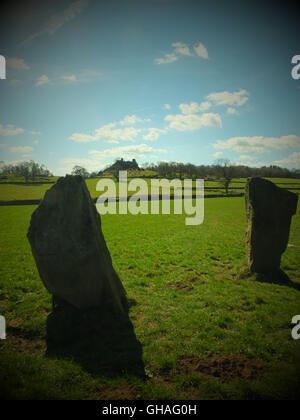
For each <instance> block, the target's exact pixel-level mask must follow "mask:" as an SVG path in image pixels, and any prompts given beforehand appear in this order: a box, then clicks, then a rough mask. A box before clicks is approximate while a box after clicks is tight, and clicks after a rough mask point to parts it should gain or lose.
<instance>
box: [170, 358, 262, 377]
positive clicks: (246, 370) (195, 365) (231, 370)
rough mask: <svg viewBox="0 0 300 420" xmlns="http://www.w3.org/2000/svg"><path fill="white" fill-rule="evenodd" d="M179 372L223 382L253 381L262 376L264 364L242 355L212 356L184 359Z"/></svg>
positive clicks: (181, 361)
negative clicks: (196, 374)
mask: <svg viewBox="0 0 300 420" xmlns="http://www.w3.org/2000/svg"><path fill="white" fill-rule="evenodd" d="M177 370H178V372H179V373H193V372H198V373H202V374H203V375H207V376H212V377H215V378H220V379H221V381H223V382H227V381H230V380H232V379H236V378H240V379H250V380H253V379H256V378H257V377H259V376H260V375H261V374H262V371H263V363H262V362H261V361H259V360H255V359H252V358H248V357H246V356H241V355H237V356H234V355H233V356H226V355H210V356H208V357H207V358H206V359H204V358H197V357H183V358H182V359H181V360H180V361H179V364H178V367H177Z"/></svg>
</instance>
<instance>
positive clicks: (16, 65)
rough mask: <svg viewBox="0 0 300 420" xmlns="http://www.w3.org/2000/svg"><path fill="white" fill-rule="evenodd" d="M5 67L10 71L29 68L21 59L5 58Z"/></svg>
mask: <svg viewBox="0 0 300 420" xmlns="http://www.w3.org/2000/svg"><path fill="white" fill-rule="evenodd" d="M6 64H7V67H8V68H10V69H12V70H29V69H30V67H29V66H28V65H27V64H26V63H25V61H24V59H23V58H7V60H6Z"/></svg>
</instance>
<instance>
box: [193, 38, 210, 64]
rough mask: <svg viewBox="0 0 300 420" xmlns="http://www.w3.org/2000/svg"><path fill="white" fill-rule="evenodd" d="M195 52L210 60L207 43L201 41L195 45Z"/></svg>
mask: <svg viewBox="0 0 300 420" xmlns="http://www.w3.org/2000/svg"><path fill="white" fill-rule="evenodd" d="M194 50H195V53H196V54H197V55H198V57H201V58H203V59H204V60H208V51H207V48H206V47H205V45H203V44H202V43H201V42H199V43H198V44H197V45H195V46H194Z"/></svg>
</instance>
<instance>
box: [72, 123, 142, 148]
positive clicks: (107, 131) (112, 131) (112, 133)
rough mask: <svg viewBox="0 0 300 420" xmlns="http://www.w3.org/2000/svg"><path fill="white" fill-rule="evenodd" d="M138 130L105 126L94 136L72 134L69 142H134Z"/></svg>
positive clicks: (113, 125) (95, 132) (96, 131)
mask: <svg viewBox="0 0 300 420" xmlns="http://www.w3.org/2000/svg"><path fill="white" fill-rule="evenodd" d="M140 131H141V130H140V129H137V128H135V127H125V128H116V124H115V123H112V124H106V125H104V126H102V127H100V128H98V129H96V130H95V131H94V134H85V133H74V134H72V135H71V137H70V140H73V141H75V142H76V143H90V142H94V141H100V140H106V141H109V142H116V141H117V142H118V141H121V140H122V141H134V140H135V139H136V138H137V136H138V134H139V133H140Z"/></svg>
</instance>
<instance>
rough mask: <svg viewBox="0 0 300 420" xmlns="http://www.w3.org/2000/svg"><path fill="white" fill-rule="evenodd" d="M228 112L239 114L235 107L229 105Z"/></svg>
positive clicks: (229, 113)
mask: <svg viewBox="0 0 300 420" xmlns="http://www.w3.org/2000/svg"><path fill="white" fill-rule="evenodd" d="M227 114H228V115H239V112H238V111H237V110H236V109H235V108H232V107H229V108H227Z"/></svg>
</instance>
